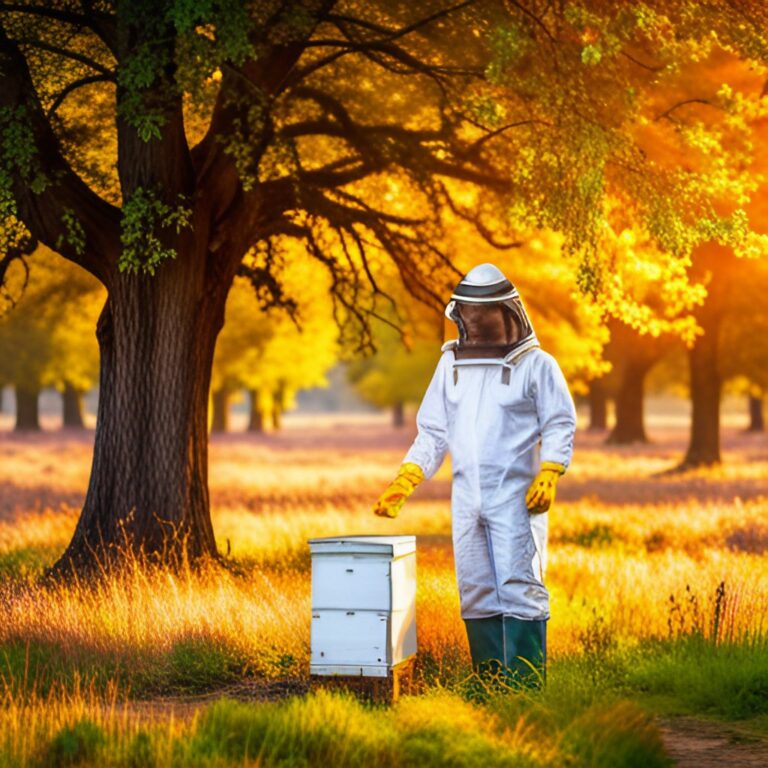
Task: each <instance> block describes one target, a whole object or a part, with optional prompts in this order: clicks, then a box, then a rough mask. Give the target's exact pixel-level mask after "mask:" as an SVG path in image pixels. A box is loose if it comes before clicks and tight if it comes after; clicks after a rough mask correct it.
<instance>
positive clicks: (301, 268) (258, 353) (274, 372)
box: [211, 254, 338, 432]
mask: <svg viewBox="0 0 768 768" xmlns="http://www.w3.org/2000/svg"><path fill="white" fill-rule="evenodd" d="M287 255H288V254H285V256H287ZM284 263H285V266H284V268H283V269H282V270H281V272H280V280H281V284H282V285H283V286H285V289H286V290H287V291H288V292H289V293H290V295H291V296H294V297H296V299H297V301H298V306H296V307H292V306H291V307H287V308H283V307H279V308H273V309H271V310H269V311H264V310H262V309H261V308H260V307H259V305H258V303H257V301H256V298H255V297H254V295H253V290H252V287H251V286H249V285H248V284H247V281H246V280H245V279H244V278H239V279H238V280H236V281H235V284H234V286H233V288H232V290H231V291H230V295H229V298H228V299H227V309H226V325H225V326H224V329H223V331H222V332H221V334H220V336H219V341H218V343H217V345H216V355H215V357H214V364H213V379H212V385H211V390H212V400H213V414H212V427H213V429H214V430H215V431H222V432H224V431H226V430H227V429H228V421H229V419H228V410H229V401H230V399H231V397H232V395H233V394H235V393H238V392H240V391H242V390H246V391H247V392H248V394H249V406H250V410H251V413H250V419H249V431H261V430H262V429H263V428H264V426H265V425H266V423H267V422H271V425H272V427H273V428H278V427H279V426H280V418H281V416H282V413H283V412H284V411H285V410H287V409H289V408H290V407H292V404H293V399H294V397H295V395H296V393H297V392H298V391H299V390H301V389H304V388H307V387H314V386H322V385H324V384H325V383H326V380H325V373H326V372H327V370H328V369H329V368H330V367H331V366H332V365H333V364H334V363H335V362H336V359H337V336H338V328H337V326H336V323H335V322H334V320H333V310H332V305H331V300H330V293H329V288H330V286H329V280H328V275H327V273H326V271H325V270H323V268H322V266H321V265H320V264H317V263H312V262H309V263H308V262H302V261H301V260H300V259H298V258H286V259H285V262H284Z"/></svg>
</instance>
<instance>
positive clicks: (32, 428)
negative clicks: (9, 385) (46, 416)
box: [14, 387, 40, 432]
mask: <svg viewBox="0 0 768 768" xmlns="http://www.w3.org/2000/svg"><path fill="white" fill-rule="evenodd" d="M39 402H40V389H39V388H38V389H30V388H28V387H16V426H15V427H14V429H15V430H16V431H17V432H39V431H40V409H39Z"/></svg>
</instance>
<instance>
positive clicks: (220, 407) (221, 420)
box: [211, 387, 232, 432]
mask: <svg viewBox="0 0 768 768" xmlns="http://www.w3.org/2000/svg"><path fill="white" fill-rule="evenodd" d="M231 396H232V393H231V392H230V391H229V390H228V389H226V388H224V387H222V388H221V389H217V390H216V391H215V392H214V393H213V397H212V398H211V399H212V401H213V419H212V422H211V430H212V431H213V432H229V401H230V398H231Z"/></svg>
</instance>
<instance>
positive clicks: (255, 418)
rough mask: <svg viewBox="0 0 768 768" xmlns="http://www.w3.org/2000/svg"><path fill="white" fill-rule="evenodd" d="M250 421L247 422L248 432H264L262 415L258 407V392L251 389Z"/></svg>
mask: <svg viewBox="0 0 768 768" xmlns="http://www.w3.org/2000/svg"><path fill="white" fill-rule="evenodd" d="M249 394H250V400H251V405H250V419H249V420H248V431H249V432H258V433H262V432H264V414H263V413H262V412H261V408H260V407H259V391H258V390H257V389H252V390H251V391H250V392H249Z"/></svg>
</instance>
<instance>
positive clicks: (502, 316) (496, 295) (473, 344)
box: [445, 264, 539, 359]
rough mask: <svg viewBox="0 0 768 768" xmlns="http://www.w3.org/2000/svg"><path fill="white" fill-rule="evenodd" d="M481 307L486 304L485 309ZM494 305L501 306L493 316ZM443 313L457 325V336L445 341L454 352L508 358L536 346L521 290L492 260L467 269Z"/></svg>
mask: <svg viewBox="0 0 768 768" xmlns="http://www.w3.org/2000/svg"><path fill="white" fill-rule="evenodd" d="M462 307H467V310H466V311H465V313H464V314H465V315H469V316H470V317H462ZM481 307H487V308H488V310H489V311H488V313H484V312H482V310H481V309H480V308H481ZM493 307H498V308H500V309H501V312H499V313H496V315H497V316H496V317H494V316H493V313H492V308H493ZM470 308H471V309H470ZM445 315H446V317H447V318H449V319H450V320H452V321H453V322H454V323H456V325H457V327H458V329H459V338H458V340H457V341H454V342H449V343H448V345H446V347H448V348H453V349H454V351H455V353H456V354H457V355H461V356H477V357H502V358H505V359H511V358H516V357H518V356H519V355H521V354H523V352H526V351H528V350H529V349H531V348H533V347H538V346H539V341H538V339H537V338H536V334H535V332H534V330H533V324H532V323H531V320H530V318H529V317H528V313H527V312H526V311H525V306H524V305H523V302H522V299H521V298H520V294H519V293H518V291H517V289H516V288H515V286H514V285H513V284H512V283H511V282H510V280H509V279H507V277H506V276H505V275H504V273H503V272H502V271H501V270H500V269H499V268H498V267H496V266H494V265H493V264H480V265H479V266H477V267H474V268H473V269H472V270H470V271H469V272H468V273H467V275H466V276H465V277H464V278H463V279H462V280H461V282H460V283H459V284H458V285H457V286H456V289H455V290H454V292H453V295H452V296H451V301H450V302H449V303H448V306H447V307H446V308H445ZM510 322H512V323H514V324H515V325H516V327H517V338H516V339H515V340H514V341H509V338H510V327H509V323H510Z"/></svg>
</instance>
